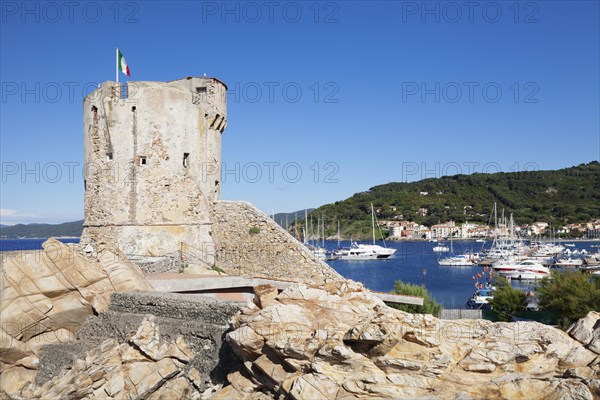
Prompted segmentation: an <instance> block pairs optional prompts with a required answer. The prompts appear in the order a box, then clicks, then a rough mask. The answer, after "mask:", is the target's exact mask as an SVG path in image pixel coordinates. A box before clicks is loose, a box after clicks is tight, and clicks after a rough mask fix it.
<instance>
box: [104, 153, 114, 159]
mask: <svg viewBox="0 0 600 400" xmlns="http://www.w3.org/2000/svg"><path fill="white" fill-rule="evenodd" d="M112 159H113V153H106V161H112Z"/></svg>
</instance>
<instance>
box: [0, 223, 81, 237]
mask: <svg viewBox="0 0 600 400" xmlns="http://www.w3.org/2000/svg"><path fill="white" fill-rule="evenodd" d="M82 231H83V220H81V221H73V222H65V223H63V224H27V225H25V224H18V225H10V226H7V225H3V226H0V237H2V238H8V239H15V238H48V237H58V236H72V237H79V236H81V232H82Z"/></svg>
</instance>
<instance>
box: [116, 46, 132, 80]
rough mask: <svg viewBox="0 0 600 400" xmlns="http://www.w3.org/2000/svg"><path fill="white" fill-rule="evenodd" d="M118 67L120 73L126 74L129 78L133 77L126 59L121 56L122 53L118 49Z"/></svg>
mask: <svg viewBox="0 0 600 400" xmlns="http://www.w3.org/2000/svg"><path fill="white" fill-rule="evenodd" d="M117 66H118V67H119V71H121V72H122V73H124V74H125V75H127V76H131V72H130V71H129V65H127V63H126V62H125V57H123V54H121V51H120V50H119V49H117Z"/></svg>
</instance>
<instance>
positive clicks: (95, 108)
mask: <svg viewBox="0 0 600 400" xmlns="http://www.w3.org/2000/svg"><path fill="white" fill-rule="evenodd" d="M91 111H92V112H93V113H94V114H97V113H98V107H96V106H92V108H91Z"/></svg>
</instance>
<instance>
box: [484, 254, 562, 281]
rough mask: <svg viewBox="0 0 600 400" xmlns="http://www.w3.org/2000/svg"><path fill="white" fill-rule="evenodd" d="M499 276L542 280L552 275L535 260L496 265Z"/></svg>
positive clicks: (495, 268)
mask: <svg viewBox="0 0 600 400" xmlns="http://www.w3.org/2000/svg"><path fill="white" fill-rule="evenodd" d="M493 268H494V270H495V271H496V272H498V274H500V275H502V276H504V277H506V278H511V279H519V280H520V279H524V280H525V279H527V280H529V279H542V278H544V277H546V276H548V275H550V269H549V268H548V267H544V266H543V265H542V264H541V263H540V262H538V261H537V260H533V259H525V260H522V261H519V262H517V263H506V264H498V265H495V266H494V267H493Z"/></svg>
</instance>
